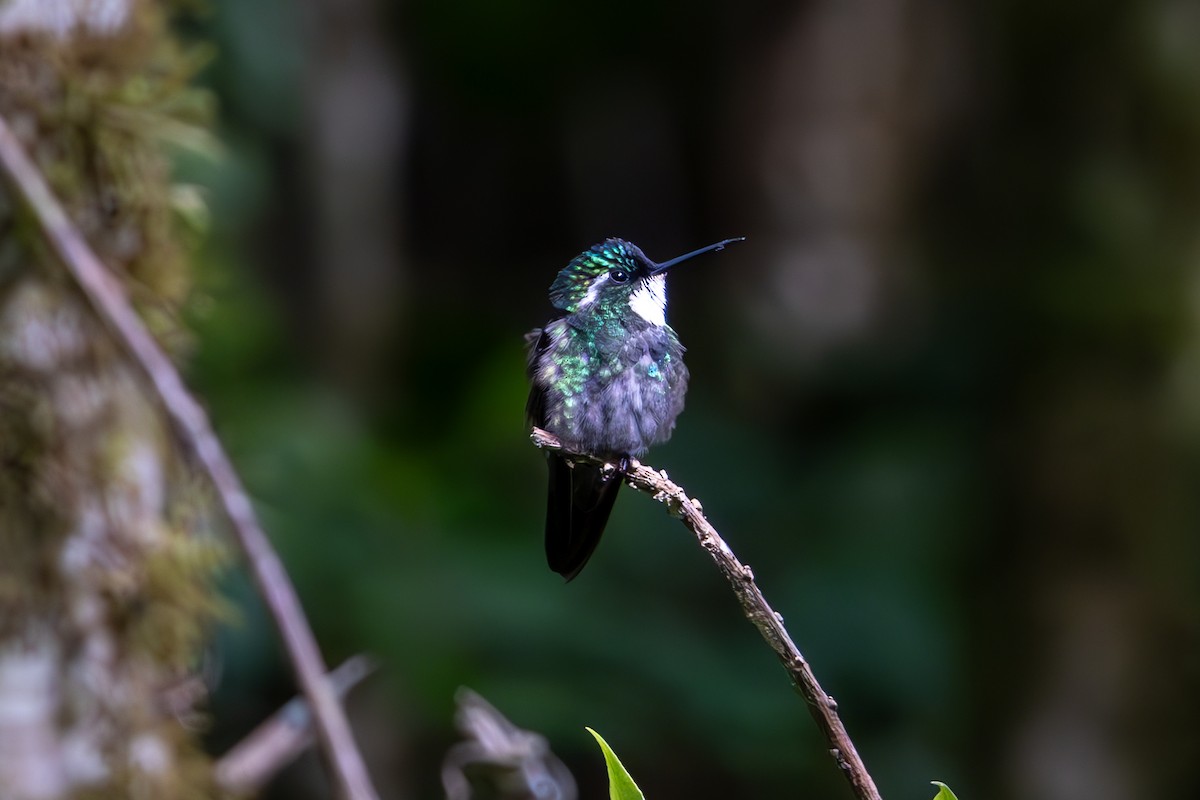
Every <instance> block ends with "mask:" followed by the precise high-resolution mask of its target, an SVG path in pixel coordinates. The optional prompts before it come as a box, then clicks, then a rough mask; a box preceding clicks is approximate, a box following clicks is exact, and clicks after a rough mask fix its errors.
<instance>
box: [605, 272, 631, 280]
mask: <svg viewBox="0 0 1200 800" xmlns="http://www.w3.org/2000/svg"><path fill="white" fill-rule="evenodd" d="M608 277H610V278H612V281H613V283H625V282H626V281H628V280H629V273H628V272H626V271H625V270H623V269H614V270H613V271H612V272H610V273H608Z"/></svg>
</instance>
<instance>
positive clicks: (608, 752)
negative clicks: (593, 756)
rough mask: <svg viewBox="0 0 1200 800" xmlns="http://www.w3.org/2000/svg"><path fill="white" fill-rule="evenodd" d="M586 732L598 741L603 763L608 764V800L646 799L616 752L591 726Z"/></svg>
mask: <svg viewBox="0 0 1200 800" xmlns="http://www.w3.org/2000/svg"><path fill="white" fill-rule="evenodd" d="M587 732H588V733H590V734H591V735H592V736H595V737H596V741H597V742H599V743H600V749H601V750H603V751H604V763H605V764H606V765H607V766H608V797H609V800H646V796H645V795H643V794H642V790H641V789H639V788H638V787H637V784H636V783H634V782H633V778H631V777H629V773H628V772H626V771H625V767H624V765H623V764H621V759H619V758H617V754H616V753H614V752H613V751H612V748H611V747H609V746H608V742H606V741H604V739H603V738H601V736H600V734H598V733H596V732H595V731H594V730H592V729H591V728H588V729H587Z"/></svg>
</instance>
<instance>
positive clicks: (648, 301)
mask: <svg viewBox="0 0 1200 800" xmlns="http://www.w3.org/2000/svg"><path fill="white" fill-rule="evenodd" d="M629 308H630V310H631V311H633V313H635V314H637V315H638V316H639V317H641V318H642V319H644V320H646V322H649V323H650V324H651V325H666V324H667V281H666V276H665V275H655V276H653V277H651V278H646V279H645V280H643V281H642V282H641V284H640V285H639V286H638V287H637V288H636V289H634V290H633V293H632V294H630V295H629Z"/></svg>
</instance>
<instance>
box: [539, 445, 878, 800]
mask: <svg viewBox="0 0 1200 800" xmlns="http://www.w3.org/2000/svg"><path fill="white" fill-rule="evenodd" d="M530 439H531V440H532V441H533V443H534V445H536V446H537V447H540V448H542V449H543V450H553V451H556V452H560V453H562V454H564V455H565V456H568V457H569V458H571V459H573V460H576V461H580V462H585V463H589V464H598V465H600V466H606V465H607V466H609V467H611V468H612V469H613V471H614V477H615V473H616V471H617V469H618V468H617V467H616V466H615V465H612V464H608V462H606V461H605V460H604V459H602V458H597V457H595V456H592V455H588V454H586V453H576V452H572V451H570V450H567V449H565V448H564V447H563V446H562V443H561V442H559V440H558V438H557V437H556V436H555V435H554V434H552V433H550V432H548V431H544V430H542V429H541V428H534V429H533V431H532V433H531V434H530ZM624 478H625V482H626V483H628V484H629V485H630V486H632V487H633V488H634V489H636V490H638V491H639V492H642V493H643V494H647V495H650V496H651V497H652V498H654V499H655V500H657V501H658V502H660V503H662V504H663V505H665V506H666V507H667V510H668V512H669V513H670V514H671V515H672V516H676V517H679V518H680V520H681V521H682V522H683V524H684V525H686V526H687V527H688V529H689V530H691V531H692V533H694V534H695V535H696V539H697V540H698V541H699V542H700V546H701V547H703V548H704V549H705V550H706V551H707V552H708V554H709V555H710V556H711V557H712V559H713V561H715V562H716V564H717V567H718V568H719V569H720V570H721V574H722V575H724V576H725V579H726V580H727V581H729V585H730V587H732V588H733V593H734V594H735V595H736V596H737V599H738V602H739V603H740V604H741V606H742V612H743V613H744V614H745V615H746V619H748V620H750V622H752V623H753V624H754V627H756V628H758V632H759V633H760V634H762V637H763V639H765V640H766V642H767V644H768V645H770V646H771V649H772V650H774V651H775V655H776V656H777V657H778V658H779V661H780V663H781V664H783V668H784V669H785V670H787V673H788V676H789V677H790V678H791V679H792V684H793V685H794V686H795V687H796V689H797V690H798V691H799V692H800V694H801V696H803V698H804V700H805V705H807V706H808V710H809V713H810V714H812V718H813V719H814V720H815V721H816V723H817V727H818V728H820V729H821V733H822V734H824V736H825V739H826V740H827V741H828V742H829V753H830V755H832V756H833V758H834V760H835V761H836V762H837V765H838V769H840V770H841V771H842V774H843V775H844V776H845V777H846V780H847V781H849V782H850V788H851V789H852V790H853V791H854V794H855V796H856V797H858V798H859V800H881V798H880V795H879V790H878V789H876V788H875V781H874V780H873V779H872V778H871V774H870V773H869V772H867V767H866V765H865V764H863V762H862V759H861V758H859V755H858V751H857V750H856V749H855V747H854V742H853V741H852V740H851V739H850V735H849V734H848V733H846V728H845V726H844V725H842V720H841V718H840V717H839V716H838V713H837V702H836V701H834V699H833V698H832V697H830V696H829V695H828V694H826V693H825V690H824V689H822V688H821V684H819V683H818V682H817V677H816V675H814V674H813V671H812V668H811V667H810V666H809V665H808V662H807V661H805V660H804V656H802V655H801V654H800V650H799V649H798V648H797V647H796V645H795V643H793V642H792V637H791V636H790V635H789V634H788V632H787V629H786V628H785V627H784V626H783V617H781V616H780V615H779V614H777V613H775V611H774V610H773V609H772V608H771V606H770V605H769V604H768V603H767V600H766V598H765V597H763V594H762V592H761V591H759V588H758V585H757V584H756V583H755V582H754V573H753V572H752V571H751V570H750V567H748V566H746V565H745V564H743V563H742V562H740V561H738V559H737V556H735V555H734V554H733V551H732V550H730V549H729V545H727V544H725V540H724V539H722V538H721V537H720V535H719V534H718V533H717V531H716V529H715V528H713V526H712V525H711V524H710V523H709V521H708V520H707V519H705V517H704V512H703V511H702V510H701V507H700V501H699V500H696V499H694V498H689V497H688V496H687V492H685V491H684V490H683V488H682V487H681V486H679V484H677V483H674V482H673V481H671V480H670V479H669V478H668V477H667V473H666V472H665V471H662V470H655V469H654V468H652V467H648V466H646V465H644V464H640V463H638V462H637V461H634V460H630V462H629V468H628V469H627V470H626V471H625V474H624Z"/></svg>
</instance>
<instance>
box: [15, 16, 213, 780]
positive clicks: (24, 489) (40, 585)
mask: <svg viewBox="0 0 1200 800" xmlns="http://www.w3.org/2000/svg"><path fill="white" fill-rule="evenodd" d="M193 63H194V62H193V61H192V60H191V59H190V58H189V57H188V55H187V54H186V53H184V52H183V51H182V50H181V49H180V48H179V47H178V46H176V45H175V44H174V43H173V41H172V39H171V36H170V34H169V31H168V29H167V26H166V21H165V18H164V13H163V12H162V10H161V9H159V8H158V7H157V5H155V4H151V3H149V2H137V1H136V0H124V1H123V2H122V0H90V1H89V0H37V2H32V1H31V0H12V1H11V2H9V3H6V4H0V114H3V115H4V117H5V119H7V120H8V121H9V123H10V126H11V128H12V130H13V131H14V132H15V134H16V136H17V137H18V138H19V139H20V142H21V144H22V146H23V147H24V149H25V151H26V152H28V153H29V154H30V155H31V156H32V157H33V159H34V161H35V162H36V165H37V167H38V169H39V170H40V171H41V172H42V174H44V175H45V176H46V177H47V179H48V180H49V181H50V183H51V185H52V187H53V189H54V191H55V192H56V193H57V194H58V196H59V197H60V198H61V199H62V201H63V202H64V204H65V205H66V207H67V208H68V210H69V212H70V214H71V216H72V218H73V220H74V221H75V222H76V224H77V225H78V227H79V228H80V229H81V230H82V231H84V232H85V234H86V235H87V237H88V239H89V241H90V243H91V244H92V246H93V247H94V248H95V249H96V250H97V251H98V252H100V253H101V254H102V256H103V257H104V259H105V261H106V263H108V264H109V265H110V267H112V268H113V270H114V272H115V273H116V274H117V275H119V276H120V277H121V278H122V280H123V281H124V282H125V283H126V285H127V287H129V292H130V294H131V295H132V296H133V297H135V299H136V301H137V302H138V305H139V307H140V308H141V309H142V311H143V313H144V314H146V315H147V316H148V317H149V318H150V319H152V320H153V321H154V325H153V329H154V330H155V331H156V333H158V334H159V335H160V336H161V337H162V338H163V339H164V340H166V341H168V342H169V343H175V344H177V343H178V342H180V341H181V340H182V337H183V333H182V331H181V330H180V329H179V328H178V327H177V326H176V325H175V323H174V322H173V321H172V320H174V319H175V318H176V317H177V312H178V310H179V306H180V304H181V303H182V301H183V300H184V298H185V297H186V289H187V286H188V270H187V265H186V261H185V260H184V259H183V257H182V255H181V250H180V247H179V245H178V243H177V239H176V236H175V233H174V225H173V220H172V210H171V205H170V199H171V196H172V192H171V186H170V182H169V178H168V175H169V171H168V164H167V161H166V159H165V157H164V155H163V153H162V148H161V142H160V141H159V135H158V134H159V130H160V128H159V126H161V128H162V129H167V128H172V129H174V130H177V129H178V126H179V125H180V124H191V123H192V122H194V120H186V121H182V123H181V120H179V119H176V118H174V117H172V116H171V115H170V114H168V112H167V111H165V110H164V109H166V108H168V107H176V108H178V107H191V108H196V107H197V106H198V105H202V104H197V103H194V102H193V103H189V102H170V101H172V100H176V101H182V100H183V99H184V98H183V96H184V95H185V94H187V93H189V92H191V91H192V90H190V89H188V88H187V80H186V77H187V75H186V73H187V72H188V71H189V70H190V69H192V64H193ZM132 119H136V120H137V123H136V124H130V120H132ZM30 213H31V212H30V210H29V209H25V208H22V207H21V206H20V204H19V203H18V202H17V201H16V200H15V198H14V195H13V193H12V192H11V191H9V188H8V187H7V186H5V185H4V184H3V182H2V181H0V796H2V797H4V798H12V800H23V798H68V797H70V798H80V797H154V798H175V797H189V798H191V797H205V796H210V795H212V794H214V792H213V791H212V790H211V788H210V787H211V785H212V784H211V780H210V778H209V777H208V775H209V772H210V770H209V768H208V763H207V759H206V757H205V756H204V755H203V754H202V752H201V750H200V749H199V747H198V746H197V744H196V743H195V742H194V741H193V736H192V734H190V733H188V732H187V731H186V730H184V728H183V726H182V725H181V724H180V723H179V722H178V721H177V720H176V719H175V717H174V716H173V715H172V713H171V712H168V711H167V710H166V709H165V708H164V706H163V703H162V702H161V696H162V693H163V691H164V690H165V689H166V688H167V687H168V686H169V685H170V684H171V683H172V682H173V681H174V680H176V679H177V678H178V677H179V675H180V674H181V673H182V672H184V671H186V670H187V669H189V668H191V667H193V666H194V665H195V663H196V660H197V658H198V656H199V650H200V648H201V646H202V644H203V641H204V636H205V633H206V631H207V628H208V626H209V625H210V624H211V622H212V620H213V619H214V616H215V615H216V614H217V613H218V609H219V600H218V598H217V596H216V594H215V592H214V590H213V588H212V578H213V574H214V571H215V569H216V568H217V567H218V565H219V563H220V561H221V559H222V551H221V548H220V547H219V546H218V545H217V544H216V543H215V542H214V541H213V540H212V539H211V538H210V537H207V536H206V535H204V532H203V530H202V528H203V527H204V526H202V525H198V524H197V519H199V518H200V517H199V516H198V515H197V514H196V513H195V509H196V508H197V507H199V505H200V501H199V499H198V498H197V497H195V494H196V492H197V489H196V488H195V487H196V484H195V483H194V482H193V481H191V480H190V478H189V470H188V468H187V466H186V464H185V463H184V461H183V459H181V457H180V454H179V450H178V447H177V445H176V443H175V439H174V437H173V435H172V434H171V432H170V429H169V426H168V424H167V422H166V419H165V417H164V415H163V413H162V411H161V409H160V408H159V407H158V406H157V404H156V403H155V402H154V401H153V400H152V399H151V397H152V396H151V395H150V394H149V393H148V392H147V391H146V387H145V383H144V381H143V380H142V378H141V377H140V375H139V374H138V372H137V371H136V370H135V369H134V368H133V367H132V366H131V364H130V363H129V361H128V359H127V357H126V356H125V355H124V354H123V353H122V351H121V349H120V348H119V347H117V346H116V345H115V344H114V343H113V342H112V340H111V338H110V336H109V334H108V333H107V331H106V329H105V328H104V326H103V325H102V324H101V322H100V321H99V320H98V319H97V317H96V315H95V314H94V312H93V311H92V309H91V308H90V307H89V306H88V305H87V303H86V302H85V300H84V298H83V296H82V295H81V294H80V292H79V291H78V289H77V288H76V287H75V286H74V284H72V283H71V281H70V280H68V278H67V277H66V275H65V273H64V272H63V270H62V268H61V265H59V264H58V263H57V262H56V261H55V260H54V259H53V258H52V257H51V256H50V255H49V253H48V250H47V248H46V247H45V245H44V244H43V243H42V242H41V240H40V239H39V238H38V234H37V233H36V228H35V226H34V225H32V224H30V219H29V214H30ZM176 711H177V709H176Z"/></svg>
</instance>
